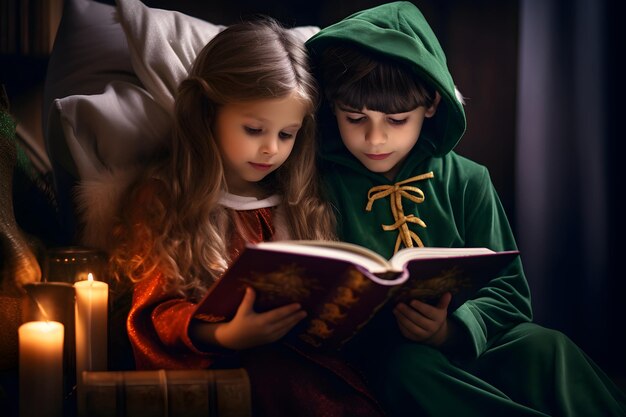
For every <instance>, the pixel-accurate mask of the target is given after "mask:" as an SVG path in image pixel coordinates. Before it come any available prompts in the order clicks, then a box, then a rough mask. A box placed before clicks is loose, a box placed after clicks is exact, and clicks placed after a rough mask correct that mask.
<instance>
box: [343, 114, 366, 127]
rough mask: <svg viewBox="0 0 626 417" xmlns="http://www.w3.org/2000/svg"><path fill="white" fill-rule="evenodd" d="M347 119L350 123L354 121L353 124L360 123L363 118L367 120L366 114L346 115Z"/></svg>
mask: <svg viewBox="0 0 626 417" xmlns="http://www.w3.org/2000/svg"><path fill="white" fill-rule="evenodd" d="M346 120H347V121H348V123H352V124H355V125H356V124H359V123H361V122H362V121H363V120H365V116H362V117H350V116H346Z"/></svg>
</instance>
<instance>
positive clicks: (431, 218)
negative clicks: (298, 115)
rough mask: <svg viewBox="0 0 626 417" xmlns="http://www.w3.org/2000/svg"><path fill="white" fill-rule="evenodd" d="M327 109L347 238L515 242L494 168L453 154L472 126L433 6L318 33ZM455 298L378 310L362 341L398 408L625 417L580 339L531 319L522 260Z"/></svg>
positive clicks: (358, 344)
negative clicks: (470, 294) (428, 13)
mask: <svg viewBox="0 0 626 417" xmlns="http://www.w3.org/2000/svg"><path fill="white" fill-rule="evenodd" d="M307 47H308V48H309V51H310V52H311V56H312V59H313V62H314V65H315V66H316V70H317V75H318V77H319V81H320V84H321V86H322V90H323V92H324V95H325V98H326V103H325V104H324V106H323V107H322V109H321V110H320V115H319V116H320V117H319V118H320V131H321V143H320V156H321V162H322V168H321V172H322V173H323V175H324V176H325V183H326V185H327V189H328V194H329V198H330V199H331V202H332V203H333V205H334V206H335V207H336V209H337V213H338V221H339V234H340V237H341V238H342V239H343V240H346V241H350V242H354V243H357V244H360V245H363V246H366V247H369V248H371V249H373V250H376V251H377V252H379V253H381V254H382V255H384V256H387V257H390V256H391V255H392V254H393V253H394V252H395V251H397V250H398V249H400V248H401V247H406V246H445V247H464V246H465V247H471V246H475V247H488V248H490V249H492V250H495V251H502V250H511V249H515V248H516V244H515V240H514V237H513V235H512V232H511V229H510V227H509V224H508V221H507V218H506V215H505V213H504V210H503V208H502V205H501V204H500V201H499V198H498V196H497V193H496V191H495V189H494V187H493V185H492V183H491V180H490V178H489V174H488V172H487V170H486V168H484V167H482V166H480V165H478V164H476V163H474V162H472V161H470V160H468V159H466V158H463V157H461V156H459V155H457V154H455V153H454V152H453V151H452V149H453V148H454V146H455V145H456V143H457V142H458V141H459V139H460V138H461V136H462V135H463V132H464V130H465V115H464V111H463V105H462V101H461V99H460V98H459V97H457V94H456V89H455V86H454V82H453V80H452V77H451V75H450V73H449V71H448V69H447V66H446V60H445V55H444V53H443V51H442V49H441V46H440V45H439V42H438V41H437V38H436V37H435V35H434V33H433V32H432V30H431V28H430V27H429V25H428V23H427V22H426V20H425V19H424V17H423V16H422V14H421V13H420V11H419V10H418V9H417V8H416V7H415V6H413V5H412V4H411V3H408V2H396V3H390V4H385V5H382V6H378V7H375V8H372V9H369V10H365V11H362V12H359V13H356V14H354V15H352V16H350V17H348V18H346V19H344V20H342V21H341V22H338V23H336V24H334V25H331V26H329V27H327V28H325V29H323V30H322V31H321V32H319V33H318V34H316V35H315V36H313V37H312V38H311V39H310V40H309V41H307ZM450 299H451V295H450V294H446V295H444V296H443V297H442V298H441V300H439V303H438V304H437V305H435V306H431V305H428V304H425V303H422V302H420V301H418V300H413V301H411V302H410V303H408V304H399V305H397V306H393V311H387V312H383V314H379V315H378V316H377V317H376V319H375V321H373V322H372V323H370V324H369V325H368V327H367V329H365V332H364V334H363V336H361V337H360V338H359V339H356V340H354V341H353V342H352V346H351V351H352V353H353V354H355V355H356V358H357V360H358V361H359V363H360V364H361V366H362V368H363V371H364V372H365V374H366V375H367V376H368V379H369V381H370V383H371V384H372V386H373V388H375V389H376V391H377V394H378V395H379V398H380V399H381V401H382V402H383V404H384V405H386V407H387V409H388V411H389V412H390V413H391V414H392V415H429V416H430V415H435V416H436V415H443V416H452V415H462V416H485V415H516V416H545V415H568V416H575V415H580V416H593V415H603V416H609V415H612V416H618V415H621V416H623V415H625V414H626V406H625V405H624V404H625V400H624V395H623V393H621V392H620V391H619V389H618V388H617V387H615V386H614V385H613V383H612V382H611V381H610V380H609V378H608V377H607V376H606V375H605V374H604V373H603V372H602V371H601V370H600V369H598V368H597V366H596V365H595V364H594V363H593V362H592V361H591V360H590V359H588V358H587V357H586V356H585V354H584V353H583V352H581V351H580V349H578V348H577V347H576V346H575V345H574V344H573V343H572V342H571V341H570V340H569V339H568V338H567V337H565V336H564V335H562V334H561V333H558V332H556V331H553V330H550V329H545V328H542V327H540V326H538V325H535V324H533V323H531V320H532V310H531V304H530V292H529V288H528V284H527V282H526V278H525V276H524V272H523V269H522V264H521V261H520V260H519V258H518V259H517V260H516V261H515V262H513V263H512V264H511V265H510V266H509V267H508V268H507V269H506V270H505V271H503V273H502V275H501V276H499V277H498V278H496V279H494V280H492V281H491V282H490V284H489V285H488V286H487V287H485V288H483V289H482V290H480V291H479V293H478V294H477V296H476V298H475V299H473V300H470V301H468V302H466V303H465V304H463V305H462V306H461V307H459V308H458V309H457V310H455V311H454V312H453V313H451V314H450V315H448V312H447V307H448V304H449V302H450Z"/></svg>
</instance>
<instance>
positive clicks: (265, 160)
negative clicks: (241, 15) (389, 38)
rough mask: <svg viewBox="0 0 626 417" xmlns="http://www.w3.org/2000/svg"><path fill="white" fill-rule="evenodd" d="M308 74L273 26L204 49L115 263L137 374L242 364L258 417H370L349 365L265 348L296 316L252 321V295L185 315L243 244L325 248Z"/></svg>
mask: <svg viewBox="0 0 626 417" xmlns="http://www.w3.org/2000/svg"><path fill="white" fill-rule="evenodd" d="M307 65H308V63H307V59H306V52H305V50H304V48H303V45H301V44H299V43H298V42H297V40H295V39H294V38H293V37H292V36H291V35H290V33H289V32H288V31H287V30H285V29H284V28H282V27H281V26H280V25H279V24H278V23H276V22H274V21H272V20H269V19H267V20H263V21H259V22H247V23H241V24H236V25H233V26H231V27H229V28H227V29H225V30H224V31H223V32H221V33H220V34H218V35H217V36H216V37H215V38H214V39H213V40H212V41H211V42H209V43H208V44H207V45H206V46H205V48H204V49H203V50H202V51H201V52H200V54H199V55H198V57H197V59H196V61H195V63H194V65H193V68H192V69H191V72H190V74H189V77H188V78H187V79H186V80H184V81H183V82H182V83H181V84H180V86H179V89H178V95H177V98H176V103H175V126H174V130H173V134H172V139H173V141H172V145H171V158H169V157H168V159H167V160H166V161H165V163H163V164H161V165H160V166H158V167H157V168H155V169H154V170H153V171H152V172H151V173H150V175H149V176H148V177H147V178H146V179H145V180H144V181H141V182H140V183H139V184H138V185H137V186H136V187H134V188H133V191H132V193H131V196H130V199H129V201H130V205H129V207H128V209H127V211H126V213H125V218H124V221H123V222H121V223H120V225H119V227H118V228H117V230H116V231H115V234H116V236H117V237H118V239H119V242H120V243H119V245H118V246H117V248H116V249H115V250H114V253H113V256H112V260H113V265H114V268H115V270H116V273H117V276H118V277H119V278H123V277H128V278H130V279H131V280H132V281H133V282H135V283H136V284H135V287H134V292H133V301H132V307H131V310H130V314H129V316H128V321H127V330H128V333H129V338H130V341H131V344H132V347H133V351H134V355H135V361H136V365H137V367H138V368H140V369H149V368H153V369H158V368H165V369H181V368H207V367H220V366H243V367H245V368H246V369H247V371H248V373H249V376H250V380H251V387H252V393H253V404H254V408H255V412H256V413H257V414H258V415H273V416H280V415H285V416H287V415H290V416H293V415H317V414H322V413H323V414H324V415H377V414H378V409H377V406H376V404H375V403H374V402H373V401H372V400H371V399H370V398H369V397H368V396H367V395H364V394H363V393H364V392H366V390H365V388H363V386H362V383H361V382H360V380H359V378H358V377H357V376H356V374H353V373H352V371H351V370H350V368H349V367H347V366H346V365H345V364H343V363H342V362H337V361H334V360H333V361H332V363H333V365H332V366H330V365H328V363H329V362H328V361H326V360H325V359H324V358H320V359H316V360H312V359H311V357H310V356H307V357H305V356H302V355H300V353H299V352H296V351H295V350H293V349H291V348H289V347H287V346H285V345H283V344H279V343H273V342H276V341H279V340H280V339H281V338H282V336H284V335H285V334H286V333H287V332H288V331H289V330H290V329H291V328H292V327H293V326H295V325H296V324H297V323H298V322H299V321H300V320H302V318H304V317H305V315H306V313H305V312H304V311H302V309H301V308H300V306H299V305H297V304H292V305H287V306H283V307H280V308H277V309H275V310H271V311H268V312H265V313H261V314H257V313H255V311H254V309H253V304H254V297H255V294H254V292H253V291H252V290H251V289H249V290H248V291H247V293H246V295H245V296H244V299H243V300H242V302H241V305H240V307H239V309H238V311H237V313H236V315H235V317H234V318H233V319H232V320H231V321H230V322H220V323H208V322H204V321H201V320H199V319H197V318H195V317H194V310H195V307H196V305H195V303H196V302H197V301H198V300H199V299H200V298H201V297H202V296H203V294H204V293H205V292H206V290H207V288H208V287H209V286H210V285H211V284H212V283H213V282H214V281H215V280H217V279H219V278H220V276H221V275H222V274H223V273H224V271H225V270H226V269H227V268H228V266H229V264H230V262H231V261H232V260H233V259H234V258H235V257H236V256H237V255H238V253H239V252H240V251H241V250H242V249H243V247H244V245H245V243H246V242H259V241H264V240H275V239H283V238H292V239H333V238H334V235H333V233H334V221H333V216H332V211H331V210H330V208H329V206H328V205H327V204H325V203H324V202H323V201H322V200H321V199H320V198H319V187H318V183H317V176H316V173H315V171H314V167H315V145H314V143H315V142H314V132H315V126H314V119H313V115H314V112H315V108H316V100H317V96H316V85H315V83H314V80H313V77H312V75H311V74H310V73H309V71H308V66H307ZM329 360H330V359H329ZM318 364H322V365H325V367H323V368H322V367H319V366H318ZM329 368H332V369H333V371H330V370H329ZM277 398H278V399H279V400H280V401H276V399H277ZM312 402H314V404H312Z"/></svg>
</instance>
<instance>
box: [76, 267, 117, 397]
mask: <svg viewBox="0 0 626 417" xmlns="http://www.w3.org/2000/svg"><path fill="white" fill-rule="evenodd" d="M74 288H75V289H76V381H77V382H78V390H79V391H80V387H81V385H82V374H83V371H106V370H107V314H108V302H109V286H108V285H107V284H106V283H105V282H101V281H94V279H93V275H92V274H89V275H88V279H87V280H85V281H79V282H75V283H74ZM78 395H79V397H80V392H79V393H78Z"/></svg>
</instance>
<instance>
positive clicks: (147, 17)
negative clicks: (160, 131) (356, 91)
mask: <svg viewBox="0 0 626 417" xmlns="http://www.w3.org/2000/svg"><path fill="white" fill-rule="evenodd" d="M117 8H118V10H119V13H120V22H121V24H122V27H123V28H124V31H125V33H126V37H127V41H128V48H129V51H130V58H131V62H132V65H133V68H134V69H135V72H136V74H137V76H138V77H139V79H140V80H141V82H142V83H143V85H144V86H145V87H146V89H147V90H148V91H149V92H150V94H152V95H153V96H154V99H155V100H156V101H157V102H158V103H159V104H160V105H161V106H163V108H165V109H166V110H167V111H172V110H173V106H174V95H175V93H176V89H177V87H178V84H179V83H180V82H181V81H182V80H183V79H184V78H185V77H186V76H187V73H188V72H189V70H190V69H191V65H192V64H193V62H194V60H195V58H196V56H197V55H198V53H199V52H200V50H201V49H202V48H203V47H204V45H206V44H207V42H209V41H210V40H211V38H213V36H215V35H216V34H217V33H219V32H220V31H221V30H223V29H224V28H225V26H223V25H215V24H213V23H209V22H206V21H204V20H200V19H197V18H195V17H192V16H188V15H185V14H183V13H179V12H175V11H170V10H161V9H155V8H150V7H147V6H146V5H144V4H143V3H142V2H141V1H139V0H117ZM290 31H291V32H292V33H293V34H294V35H295V36H296V37H297V38H298V39H300V40H301V41H302V43H304V42H305V41H306V40H307V39H309V38H310V37H311V36H313V35H314V34H315V33H317V32H318V31H319V28H318V27H316V26H301V27H296V28H292V29H290Z"/></svg>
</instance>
